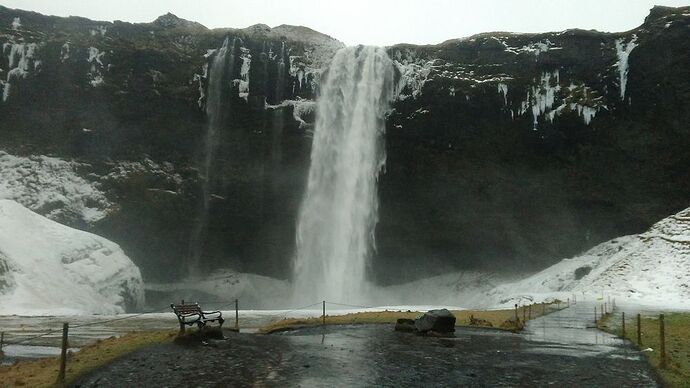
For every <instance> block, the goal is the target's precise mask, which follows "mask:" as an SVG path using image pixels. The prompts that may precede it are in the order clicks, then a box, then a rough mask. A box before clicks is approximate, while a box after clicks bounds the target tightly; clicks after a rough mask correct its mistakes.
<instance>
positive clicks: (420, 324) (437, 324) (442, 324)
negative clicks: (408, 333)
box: [414, 309, 455, 334]
mask: <svg viewBox="0 0 690 388" xmlns="http://www.w3.org/2000/svg"><path fill="white" fill-rule="evenodd" d="M414 327H415V329H416V330H417V333H420V334H427V333H436V334H449V333H454V332H455V315H453V314H452V313H451V312H450V311H448V310H446V309H440V310H429V311H427V312H426V313H424V314H423V315H422V316H421V317H419V318H417V319H415V320H414Z"/></svg>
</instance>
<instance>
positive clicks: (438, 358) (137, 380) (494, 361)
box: [80, 304, 657, 387]
mask: <svg viewBox="0 0 690 388" xmlns="http://www.w3.org/2000/svg"><path fill="white" fill-rule="evenodd" d="M589 307H590V306H588V305H586V304H581V305H574V306H571V308H569V309H565V310H562V311H559V312H556V313H553V314H551V315H548V316H545V317H543V318H539V319H535V320H533V321H531V322H530V323H529V325H528V327H527V328H526V330H525V332H524V333H523V334H513V333H507V332H499V331H492V330H481V329H468V328H458V330H457V332H456V336H455V338H429V337H419V336H416V335H413V334H407V333H398V332H395V331H393V328H392V326H391V325H359V326H354V325H353V326H338V327H328V328H326V329H325V330H324V329H322V328H311V329H302V330H296V331H293V332H286V333H282V334H273V335H268V336H265V335H255V334H230V333H228V340H225V341H215V342H212V343H210V344H209V345H208V346H201V345H199V346H198V347H194V348H189V347H181V346H176V345H172V344H167V345H160V346H155V347H152V348H148V349H144V350H142V351H139V352H137V353H134V354H132V355H129V356H127V357H125V358H123V359H120V360H118V361H117V362H115V363H113V364H111V365H110V366H108V367H106V368H104V369H102V370H100V371H98V372H97V373H95V374H93V375H91V376H88V377H86V378H85V379H84V380H83V381H81V382H80V384H81V385H82V386H121V385H127V384H129V385H131V384H135V385H147V386H149V385H156V386H180V385H189V384H191V385H194V386H229V385H233V386H244V385H253V384H259V385H266V386H348V387H351V386H402V385H404V386H448V385H452V386H530V387H531V386H548V385H555V384H559V385H564V386H588V387H596V386H601V387H610V386H621V387H632V386H635V387H640V386H643V387H644V386H657V384H656V382H655V381H654V379H653V377H652V372H651V370H650V368H649V367H648V365H647V364H646V362H645V361H644V360H643V358H642V357H641V355H640V354H639V352H637V351H635V350H634V349H633V348H631V347H630V346H628V344H626V343H625V342H623V341H621V340H619V339H617V338H615V337H614V336H611V335H609V334H606V333H603V332H600V331H598V330H596V329H592V328H588V326H591V323H590V322H589V321H592V322H593V312H592V313H589ZM591 307H592V309H593V305H592V306H591ZM588 314H589V315H588ZM590 315H591V316H592V317H590Z"/></svg>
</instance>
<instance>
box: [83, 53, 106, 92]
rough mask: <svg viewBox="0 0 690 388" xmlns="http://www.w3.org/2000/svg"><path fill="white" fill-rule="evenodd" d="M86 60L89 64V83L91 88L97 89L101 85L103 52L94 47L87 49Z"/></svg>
mask: <svg viewBox="0 0 690 388" xmlns="http://www.w3.org/2000/svg"><path fill="white" fill-rule="evenodd" d="M86 53H87V58H86V61H87V62H88V63H90V64H91V67H90V70H89V73H88V76H89V83H90V84H91V86H93V87H98V86H101V85H102V84H103V73H102V70H103V67H104V65H103V57H104V56H105V51H100V50H98V49H97V48H96V47H89V48H88V49H86Z"/></svg>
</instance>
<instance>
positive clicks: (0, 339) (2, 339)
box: [0, 331, 5, 355]
mask: <svg viewBox="0 0 690 388" xmlns="http://www.w3.org/2000/svg"><path fill="white" fill-rule="evenodd" d="M4 345H5V332H4V331H3V332H0V355H2V347H3V346H4Z"/></svg>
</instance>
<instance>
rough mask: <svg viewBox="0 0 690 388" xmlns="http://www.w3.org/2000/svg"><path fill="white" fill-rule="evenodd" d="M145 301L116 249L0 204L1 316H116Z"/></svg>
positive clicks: (134, 271)
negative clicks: (115, 314)
mask: <svg viewBox="0 0 690 388" xmlns="http://www.w3.org/2000/svg"><path fill="white" fill-rule="evenodd" d="M143 301H144V291H143V282H142V279H141V274H140V272H139V268H137V267H136V266H135V265H134V263H132V261H131V260H130V259H129V258H128V257H127V256H125V254H124V253H123V252H122V250H121V249H120V247H119V246H118V245H117V244H115V243H113V242H111V241H108V240H106V239H104V238H102V237H99V236H96V235H93V234H90V233H86V232H82V231H80V230H76V229H72V228H69V227H67V226H64V225H61V224H58V223H57V222H54V221H51V220H49V219H47V218H45V217H43V216H41V215H38V214H36V213H33V212H32V211H30V210H28V209H26V208H25V207H23V206H22V205H20V204H19V203H17V202H14V201H11V200H3V199H0V314H20V315H69V314H94V313H95V314H114V313H122V312H125V308H126V307H130V308H138V307H141V306H142V305H143Z"/></svg>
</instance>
